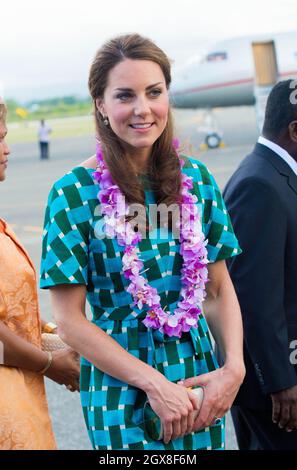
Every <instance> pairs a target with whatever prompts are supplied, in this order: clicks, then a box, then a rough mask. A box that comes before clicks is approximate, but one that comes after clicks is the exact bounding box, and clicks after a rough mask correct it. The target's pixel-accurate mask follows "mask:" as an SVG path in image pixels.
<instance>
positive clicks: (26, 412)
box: [0, 98, 79, 450]
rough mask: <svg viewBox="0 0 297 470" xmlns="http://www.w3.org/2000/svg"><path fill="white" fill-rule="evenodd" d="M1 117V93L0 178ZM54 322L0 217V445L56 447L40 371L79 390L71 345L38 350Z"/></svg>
mask: <svg viewBox="0 0 297 470" xmlns="http://www.w3.org/2000/svg"><path fill="white" fill-rule="evenodd" d="M5 118H6V107H5V105H4V103H3V101H1V98H0V182H2V181H4V180H5V177H6V174H5V173H6V169H7V166H8V160H9V154H10V152H9V148H8V146H7V144H6V141H5V138H6V134H7V128H6V122H5V120H6V119H5ZM54 326H55V325H53V324H46V323H45V322H43V321H42V320H41V319H40V314H39V305H38V297H37V285H36V273H35V269H34V266H33V263H32V261H31V260H30V257H29V255H28V253H27V252H26V250H25V249H24V247H23V246H22V245H21V243H20V242H19V241H18V239H17V237H16V236H15V234H14V233H13V231H12V230H11V228H10V227H9V225H8V224H7V223H6V222H5V221H4V220H3V219H0V450H54V449H56V442H55V438H54V435H53V431H52V425H51V420H50V417H49V413H48V405H47V400H46V395H45V386H44V376H47V377H48V378H50V379H51V380H54V381H55V382H57V383H59V384H61V385H62V384H64V385H66V386H68V387H71V388H72V390H73V391H74V390H79V385H78V376H79V365H78V362H77V355H76V353H74V351H71V350H70V349H65V350H62V351H54V352H52V353H51V352H45V351H43V350H42V349H41V331H42V330H43V331H46V332H48V333H50V332H53V331H54V329H53V327H54Z"/></svg>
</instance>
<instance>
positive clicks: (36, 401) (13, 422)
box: [0, 219, 56, 450]
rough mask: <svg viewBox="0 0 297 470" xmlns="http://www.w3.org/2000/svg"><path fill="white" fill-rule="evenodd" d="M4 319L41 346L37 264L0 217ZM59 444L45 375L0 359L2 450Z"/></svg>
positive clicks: (0, 314) (0, 297)
mask: <svg viewBox="0 0 297 470" xmlns="http://www.w3.org/2000/svg"><path fill="white" fill-rule="evenodd" d="M0 321H3V323H4V324H5V325H6V326H7V327H8V328H10V330H11V331H13V332H14V333H16V334H17V335H18V336H20V337H21V338H23V339H25V340H26V341H29V342H30V343H32V344H34V345H35V346H37V347H39V348H40V345H41V322H40V315H39V305H38V297H37V284H36V273H35V269H34V266H33V264H32V262H31V260H30V258H29V256H28V254H27V252H26V251H25V250H24V248H23V247H22V245H21V244H20V243H19V242H18V240H17V238H16V236H15V234H14V233H13V232H12V230H11V229H10V228H9V226H8V225H7V224H6V223H5V222H4V221H3V220H1V219H0ZM29 449H32V450H53V449H56V442H55V438H54V434H53V431H52V425H51V420H50V417H49V412H48V405H47V400H46V395H45V386H44V378H43V377H42V376H40V375H38V374H36V373H35V372H30V371H28V370H24V369H18V368H14V367H6V366H3V365H0V450H29Z"/></svg>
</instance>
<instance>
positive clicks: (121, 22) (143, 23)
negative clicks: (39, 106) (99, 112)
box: [0, 0, 297, 101]
mask: <svg viewBox="0 0 297 470" xmlns="http://www.w3.org/2000/svg"><path fill="white" fill-rule="evenodd" d="M296 18H297V1H296V0H282V1H276V0H249V2H242V1H239V0H203V1H201V0H146V1H140V0H138V1H136V0H104V1H103V0H79V1H77V0H25V1H23V0H6V1H5V2H1V3H0V34H1V40H0V87H1V84H2V93H4V96H5V97H9V96H11V95H14V96H16V97H17V98H18V99H22V100H23V101H25V100H26V99H31V98H32V97H39V96H41V95H42V96H45V95H46V94H48V95H60V94H67V92H68V94H71V93H72V92H75V91H85V93H87V85H86V83H87V76H88V70H89V66H90V63H91V60H92V58H93V56H94V55H95V52H96V50H97V49H98V47H99V46H100V45H101V44H102V42H103V41H104V40H106V39H107V38H109V37H112V36H114V35H117V34H120V33H125V32H139V33H141V34H144V35H146V36H149V37H150V38H152V39H153V40H155V41H156V42H157V44H158V45H159V46H161V47H162V48H163V49H164V50H165V51H166V52H167V53H168V55H169V56H170V57H171V58H172V59H173V60H174V61H175V63H176V64H177V65H179V64H181V63H182V62H183V61H185V60H187V59H188V58H189V57H190V56H192V55H193V54H197V53H199V52H200V51H202V50H204V49H205V48H206V45H207V44H208V43H213V42H215V41H216V40H219V39H221V38H226V37H230V36H237V35H244V34H251V33H261V32H263V33H265V32H278V31H289V30H294V29H297V24H296V21H297V20H296ZM3 90H4V91H3ZM0 93H1V90H0Z"/></svg>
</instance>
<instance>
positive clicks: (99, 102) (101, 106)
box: [95, 98, 106, 117]
mask: <svg viewBox="0 0 297 470" xmlns="http://www.w3.org/2000/svg"><path fill="white" fill-rule="evenodd" d="M95 103H96V108H97V109H98V111H99V112H100V113H101V115H102V116H103V117H104V116H105V114H106V113H105V107H104V103H103V100H102V98H96V100H95Z"/></svg>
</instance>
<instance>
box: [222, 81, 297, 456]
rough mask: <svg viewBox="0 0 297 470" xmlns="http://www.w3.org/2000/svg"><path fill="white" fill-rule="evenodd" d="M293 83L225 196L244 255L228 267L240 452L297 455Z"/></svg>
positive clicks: (273, 106) (273, 105)
mask: <svg viewBox="0 0 297 470" xmlns="http://www.w3.org/2000/svg"><path fill="white" fill-rule="evenodd" d="M294 85H297V82H293V81H292V80H286V81H283V82H280V83H278V84H277V85H276V86H275V87H274V88H273V90H272V91H271V93H270V95H269V98H268V102H267V107H266V114H265V121H264V126H263V132H262V136H261V137H260V138H259V140H258V143H257V144H256V146H255V148H254V150H253V151H252V153H251V154H250V155H248V156H247V157H246V158H245V159H244V160H243V162H242V163H241V165H240V166H239V168H238V169H237V170H236V172H235V173H234V174H233V176H232V177H231V179H230V180H229V182H228V184H227V186H226V189H225V191H224V198H225V201H226V205H227V209H228V211H229V213H230V216H231V220H232V223H233V227H234V230H235V233H236V236H237V237H238V239H239V243H240V246H241V248H242V250H243V253H242V254H241V255H240V256H235V257H234V258H232V259H230V260H229V261H228V269H229V272H230V275H231V278H232V281H233V283H234V286H235V289H236V292H237V296H238V299H239V303H240V306H241V311H242V317H243V325H244V357H245V364H246V377H245V380H244V382H243V384H242V386H241V388H240V390H239V393H238V395H237V398H236V401H235V403H234V406H233V407H232V410H231V413H232V418H233V422H234V426H235V431H236V435H237V441H238V445H239V448H240V449H265V450H267V449H297V430H296V428H297V366H296V363H297V360H296V359H297V354H296V349H297V104H295V102H296V98H295V97H296V87H295V90H294V89H293V88H292V86H294ZM290 86H291V87H290Z"/></svg>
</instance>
